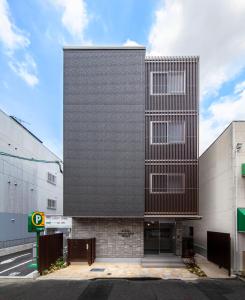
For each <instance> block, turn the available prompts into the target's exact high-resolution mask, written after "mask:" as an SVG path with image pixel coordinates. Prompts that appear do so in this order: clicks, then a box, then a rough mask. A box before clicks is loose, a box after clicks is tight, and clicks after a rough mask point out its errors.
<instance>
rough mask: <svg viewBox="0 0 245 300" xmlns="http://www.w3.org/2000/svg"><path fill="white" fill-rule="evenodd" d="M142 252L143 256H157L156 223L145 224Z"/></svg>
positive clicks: (157, 235)
mask: <svg viewBox="0 0 245 300" xmlns="http://www.w3.org/2000/svg"><path fill="white" fill-rule="evenodd" d="M144 252H145V254H159V223H158V222H145V230H144Z"/></svg>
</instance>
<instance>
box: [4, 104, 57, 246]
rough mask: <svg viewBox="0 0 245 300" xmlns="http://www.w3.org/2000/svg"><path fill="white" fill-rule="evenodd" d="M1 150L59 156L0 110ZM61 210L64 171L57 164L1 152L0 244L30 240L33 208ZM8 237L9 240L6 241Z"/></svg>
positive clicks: (29, 155)
mask: <svg viewBox="0 0 245 300" xmlns="http://www.w3.org/2000/svg"><path fill="white" fill-rule="evenodd" d="M0 152H6V153H10V154H12V155H16V156H22V157H27V158H35V159H42V160H50V161H57V160H58V161H60V160H61V159H60V158H59V157H58V156H57V155H55V154H54V153H53V152H51V151H50V150H49V149H48V148H47V147H46V146H44V145H43V143H42V142H41V141H40V140H39V139H38V138H37V137H36V136H35V135H34V134H32V133H31V132H30V131H29V130H28V129H26V128H25V127H24V126H23V125H22V124H20V123H19V122H18V121H17V120H15V119H13V118H12V117H10V116H8V115H6V114H5V113H4V112H3V111H1V110H0ZM35 210H38V211H43V212H44V213H45V214H47V215H56V214H57V215H62V214H63V174H62V173H61V172H60V170H59V166H58V164H53V163H37V162H31V161H25V160H21V159H17V158H12V157H7V156H2V155H0V248H3V247H8V246H14V245H17V244H21V243H27V242H29V241H31V237H33V234H32V233H28V230H27V223H28V222H27V216H28V213H30V212H32V211H35ZM7 241H9V242H7Z"/></svg>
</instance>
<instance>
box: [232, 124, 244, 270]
mask: <svg viewBox="0 0 245 300" xmlns="http://www.w3.org/2000/svg"><path fill="white" fill-rule="evenodd" d="M233 126H234V140H235V145H234V146H236V145H237V143H241V144H242V147H241V149H240V150H239V151H238V152H237V157H236V161H235V160H234V166H236V168H235V170H236V178H235V179H236V181H237V207H241V208H245V178H244V177H242V176H241V165H242V164H243V163H245V122H234V125H233ZM237 247H238V253H237V256H238V265H239V267H240V270H241V269H243V268H244V267H243V265H245V262H243V259H242V256H243V255H242V252H243V251H245V233H238V242H237Z"/></svg>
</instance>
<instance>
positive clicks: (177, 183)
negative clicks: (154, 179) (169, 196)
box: [168, 174, 184, 194]
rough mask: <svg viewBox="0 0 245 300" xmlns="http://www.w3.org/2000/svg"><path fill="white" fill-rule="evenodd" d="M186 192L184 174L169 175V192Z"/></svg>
mask: <svg viewBox="0 0 245 300" xmlns="http://www.w3.org/2000/svg"><path fill="white" fill-rule="evenodd" d="M183 192H184V180H183V175H182V174H171V175H170V174H169V175H168V193H173V194H178V193H183Z"/></svg>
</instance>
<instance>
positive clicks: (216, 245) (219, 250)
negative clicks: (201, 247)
mask: <svg viewBox="0 0 245 300" xmlns="http://www.w3.org/2000/svg"><path fill="white" fill-rule="evenodd" d="M207 259H208V260H209V261H211V262H213V263H215V264H216V265H218V266H219V267H220V268H221V267H223V268H225V269H227V270H228V273H229V276H230V274H231V238H230V234H229V233H223V232H213V231H208V232H207Z"/></svg>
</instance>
